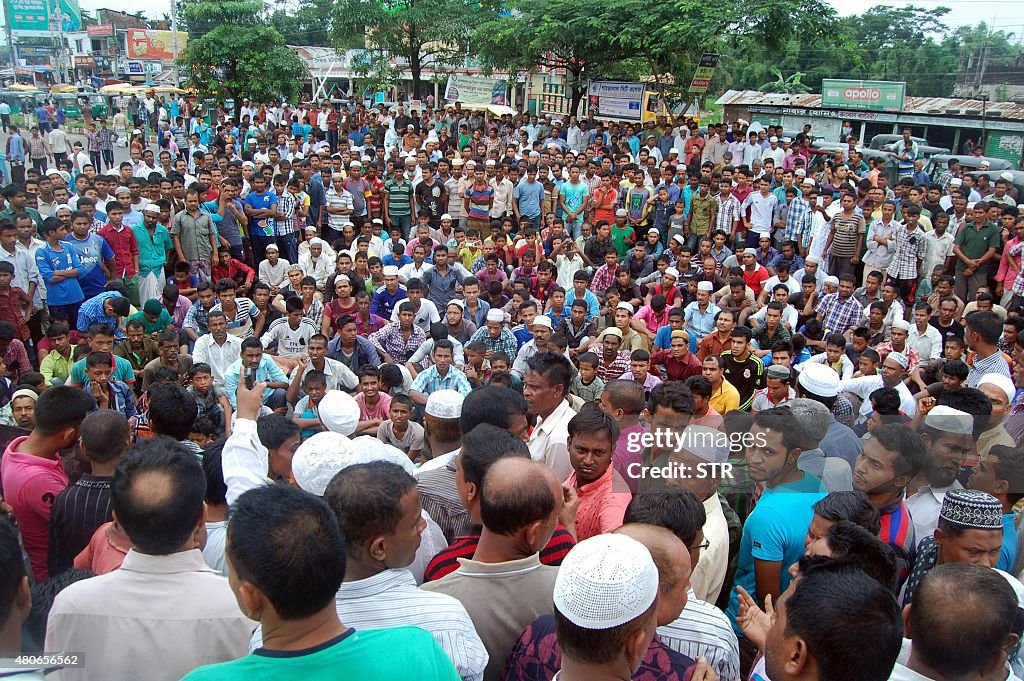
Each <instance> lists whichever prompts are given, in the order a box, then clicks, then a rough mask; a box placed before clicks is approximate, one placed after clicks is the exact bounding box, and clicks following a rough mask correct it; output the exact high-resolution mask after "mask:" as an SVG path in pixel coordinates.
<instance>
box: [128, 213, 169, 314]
mask: <svg viewBox="0 0 1024 681" xmlns="http://www.w3.org/2000/svg"><path fill="white" fill-rule="evenodd" d="M159 220H160V206H158V205H156V204H155V203H151V204H149V205H148V206H146V207H145V208H144V209H143V210H142V224H141V225H135V226H134V227H132V233H134V234H135V240H136V241H137V242H138V244H139V299H140V300H141V301H143V302H145V301H147V300H152V299H154V298H155V299H157V300H159V299H160V294H161V293H162V292H163V288H164V281H165V280H164V263H165V262H167V252H168V251H170V250H172V249H173V248H174V241H172V240H171V233H170V232H168V231H167V227H165V226H164V225H161V224H160V223H159Z"/></svg>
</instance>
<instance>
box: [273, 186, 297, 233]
mask: <svg viewBox="0 0 1024 681" xmlns="http://www.w3.org/2000/svg"><path fill="white" fill-rule="evenodd" d="M277 212H278V213H280V214H281V215H283V216H284V217H283V218H278V219H277V221H276V222H275V223H274V225H275V226H274V234H276V235H277V236H288V235H289V234H294V233H295V232H297V231H298V229H299V228H298V225H297V224H296V222H297V219H296V217H295V197H294V196H292V195H291V194H290V193H289V192H288V191H284V192H282V193H281V196H279V197H277Z"/></svg>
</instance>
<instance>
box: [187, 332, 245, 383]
mask: <svg viewBox="0 0 1024 681" xmlns="http://www.w3.org/2000/svg"><path fill="white" fill-rule="evenodd" d="M241 354H242V339H241V338H239V337H238V336H232V335H231V334H230V333H229V334H228V337H227V339H226V340H225V341H224V344H223V345H218V344H217V341H215V340H214V339H213V334H212V333H207V334H204V335H202V336H200V337H199V338H198V339H197V340H196V345H195V347H194V348H193V349H192V362H193V363H194V364H198V363H199V362H205V363H206V364H209V365H210V369H211V370H212V372H213V380H214V381H215V382H216V383H217V384H218V385H221V386H223V385H224V374H225V372H226V371H227V369H228V367H229V366H231V365H232V364H234V363H235V362H237V361H238V358H239V357H240V356H241Z"/></svg>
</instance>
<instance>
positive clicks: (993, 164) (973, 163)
mask: <svg viewBox="0 0 1024 681" xmlns="http://www.w3.org/2000/svg"><path fill="white" fill-rule="evenodd" d="M951 158H955V159H956V160H958V161H960V167H961V168H963V169H964V170H965V171H968V172H970V171H972V170H980V169H981V162H982V161H988V164H989V165H988V169H989V170H1013V164H1012V163H1010V162H1009V161H1007V160H1006V159H1002V158H993V157H992V156H966V155H963V154H938V155H936V156H932V157H931V158H930V159H928V162H927V163H925V166H924V170H925V172H926V173H928V174H929V175H931V178H932V179H933V180H937V179H938V178H939V176H940V175H942V173H944V172H945V171H946V168H947V166H948V163H949V160H950V159H951Z"/></svg>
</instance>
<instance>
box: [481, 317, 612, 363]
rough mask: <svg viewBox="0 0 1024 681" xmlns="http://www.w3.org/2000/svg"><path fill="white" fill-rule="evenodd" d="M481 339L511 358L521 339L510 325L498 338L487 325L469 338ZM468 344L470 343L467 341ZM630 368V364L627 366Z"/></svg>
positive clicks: (493, 349)
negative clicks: (513, 332) (517, 338)
mask: <svg viewBox="0 0 1024 681" xmlns="http://www.w3.org/2000/svg"><path fill="white" fill-rule="evenodd" d="M475 341H480V342H482V343H483V344H484V345H486V346H487V349H488V350H492V351H494V352H504V353H505V354H506V355H508V356H509V358H510V359H512V358H514V357H515V356H516V354H518V352H519V341H517V340H516V337H515V336H514V335H513V334H512V332H511V331H510V330H509V329H508V327H502V329H501V335H500V336H498V337H497V338H491V334H490V332H489V331H488V329H487V327H486V326H481V327H480V328H479V329H477V330H476V332H475V333H474V334H473V336H472V337H471V338H470V339H469V342H470V343H473V342H475ZM467 345H468V343H467ZM626 368H627V369H628V368H629V367H628V366H627V367H626Z"/></svg>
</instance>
